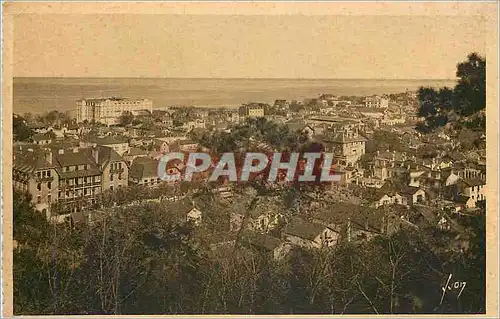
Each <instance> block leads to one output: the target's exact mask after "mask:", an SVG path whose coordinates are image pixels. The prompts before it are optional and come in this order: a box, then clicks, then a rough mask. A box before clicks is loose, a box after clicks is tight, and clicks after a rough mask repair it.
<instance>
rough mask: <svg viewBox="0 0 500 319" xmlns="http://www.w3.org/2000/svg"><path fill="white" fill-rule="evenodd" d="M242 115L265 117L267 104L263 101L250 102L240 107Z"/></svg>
mask: <svg viewBox="0 0 500 319" xmlns="http://www.w3.org/2000/svg"><path fill="white" fill-rule="evenodd" d="M239 115H240V117H264V115H265V104H263V103H250V104H244V105H242V106H240V108H239Z"/></svg>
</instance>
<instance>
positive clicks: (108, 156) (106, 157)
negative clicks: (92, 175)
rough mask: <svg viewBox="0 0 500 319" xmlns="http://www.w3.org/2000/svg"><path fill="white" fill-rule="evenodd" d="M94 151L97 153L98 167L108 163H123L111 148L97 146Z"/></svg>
mask: <svg viewBox="0 0 500 319" xmlns="http://www.w3.org/2000/svg"><path fill="white" fill-rule="evenodd" d="M95 150H97V152H98V156H97V164H99V166H103V165H105V164H107V163H109V162H118V161H123V158H122V157H121V156H120V155H119V154H118V153H117V152H116V151H115V150H114V149H112V148H111V147H108V146H97V147H96V149H95Z"/></svg>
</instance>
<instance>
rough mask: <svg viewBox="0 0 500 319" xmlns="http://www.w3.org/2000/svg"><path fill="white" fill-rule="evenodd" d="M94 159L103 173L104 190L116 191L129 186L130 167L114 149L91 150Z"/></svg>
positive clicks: (104, 147)
mask: <svg viewBox="0 0 500 319" xmlns="http://www.w3.org/2000/svg"><path fill="white" fill-rule="evenodd" d="M91 154H92V158H93V159H94V161H95V162H96V164H97V165H98V167H99V169H100V170H101V172H102V180H101V182H102V189H103V190H111V191H112V190H114V189H116V188H118V187H125V186H127V185H128V166H127V162H126V160H125V159H124V158H123V157H121V156H120V155H119V154H118V153H117V152H116V151H115V150H114V149H112V148H110V147H107V146H95V147H93V148H92V149H91Z"/></svg>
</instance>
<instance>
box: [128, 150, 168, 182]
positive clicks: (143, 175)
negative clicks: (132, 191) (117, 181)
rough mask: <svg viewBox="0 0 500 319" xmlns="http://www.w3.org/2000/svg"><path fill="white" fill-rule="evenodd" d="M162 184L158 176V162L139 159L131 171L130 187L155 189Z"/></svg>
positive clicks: (149, 159)
mask: <svg viewBox="0 0 500 319" xmlns="http://www.w3.org/2000/svg"><path fill="white" fill-rule="evenodd" d="M160 182H161V180H160V178H159V176H158V161H157V160H155V159H152V158H149V157H137V158H135V159H134V160H133V162H132V165H131V166H130V169H129V175H128V183H129V185H144V186H148V187H153V186H156V185H158V184H159V183H160Z"/></svg>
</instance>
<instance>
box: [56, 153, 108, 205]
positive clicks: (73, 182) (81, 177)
mask: <svg viewBox="0 0 500 319" xmlns="http://www.w3.org/2000/svg"><path fill="white" fill-rule="evenodd" d="M51 154H52V163H55V164H56V165H57V166H56V171H57V174H58V176H59V189H58V194H57V200H58V201H59V202H62V203H64V204H65V205H67V206H69V207H71V208H70V209H71V210H73V211H78V210H79V209H81V208H83V207H84V206H85V205H86V204H89V203H95V202H96V197H97V195H98V194H99V193H101V192H102V171H101V170H100V166H99V165H98V163H96V161H95V158H94V157H93V156H92V154H91V149H90V148H79V147H73V148H71V149H55V148H54V149H52V150H51ZM82 200H83V202H82Z"/></svg>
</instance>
